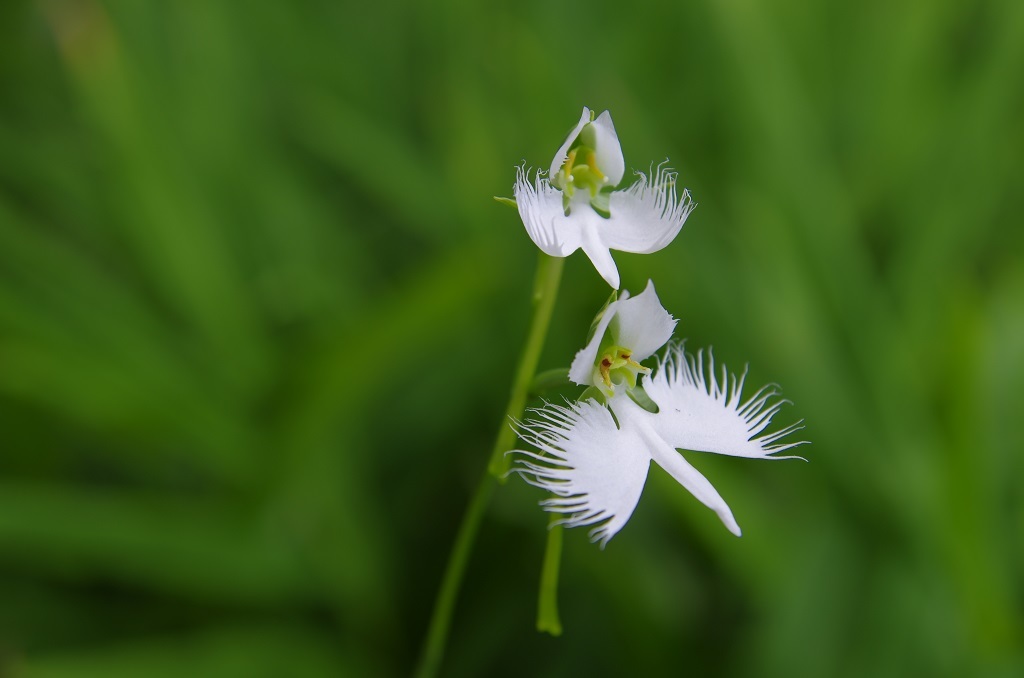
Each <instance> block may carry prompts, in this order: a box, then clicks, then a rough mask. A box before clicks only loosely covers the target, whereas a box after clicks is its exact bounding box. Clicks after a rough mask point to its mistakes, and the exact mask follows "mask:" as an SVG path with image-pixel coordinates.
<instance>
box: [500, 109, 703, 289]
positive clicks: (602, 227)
mask: <svg viewBox="0 0 1024 678" xmlns="http://www.w3.org/2000/svg"><path fill="white" fill-rule="evenodd" d="M592 117H593V114H592V113H591V111H590V109H588V108H586V107H584V108H583V114H582V115H581V116H580V121H579V122H578V123H577V124H576V127H574V128H573V130H572V131H571V132H570V133H569V136H568V137H566V139H565V142H564V143H563V144H562V146H561V148H559V149H558V152H557V153H556V154H555V157H554V159H553V160H552V161H551V168H550V170H549V171H548V174H547V177H544V176H543V172H538V173H536V174H535V175H534V176H533V178H532V179H531V178H530V176H529V173H528V172H527V171H526V169H525V168H523V167H520V168H518V171H517V173H516V183H515V188H514V193H515V199H516V205H517V207H518V208H519V215H520V216H521V217H522V219H523V223H524V224H525V225H526V231H527V233H529V234H530V238H531V239H532V240H533V242H535V243H536V244H537V246H538V247H540V248H541V250H543V251H544V252H545V253H547V254H549V255H551V256H555V257H565V256H568V255H570V254H572V253H573V252H575V251H576V250H577V249H581V248H582V249H583V251H584V252H585V253H586V255H587V256H588V257H590V260H591V261H592V262H593V263H594V267H595V268H596V269H597V272H598V273H600V274H601V277H602V278H604V279H605V280H606V281H607V282H608V284H609V285H611V286H612V287H613V288H615V289H618V287H619V272H618V269H617V268H616V267H615V261H614V260H613V259H612V257H611V253H610V251H609V250H620V251H623V252H633V253H637V254H650V253H651V252H657V251H658V250H660V249H661V248H663V247H665V246H666V245H668V244H669V243H670V242H672V240H673V238H675V237H676V234H677V233H679V229H681V228H682V227H683V223H684V222H685V221H686V217H687V216H689V214H690V211H691V210H692V209H693V208H694V206H695V203H694V202H693V201H692V200H691V199H690V194H689V192H688V191H686V190H685V189H684V190H683V192H682V195H681V196H680V195H678V194H677V193H676V173H675V172H673V171H671V170H670V169H667V168H666V167H665V166H664V165H661V166H658V167H657V168H652V170H651V173H650V176H648V175H646V174H643V173H642V172H637V177H638V178H637V180H636V181H635V182H634V183H633V185H632V186H629V187H628V188H625V189H623V190H615V188H616V187H617V186H618V184H619V182H621V181H622V177H623V174H624V173H625V161H624V160H623V157H622V147H621V146H620V145H619V138H618V135H616V133H615V126H614V125H613V124H612V117H611V115H610V114H609V113H608V111H605V112H604V113H602V114H601V115H599V116H597V118H596V119H593V120H592Z"/></svg>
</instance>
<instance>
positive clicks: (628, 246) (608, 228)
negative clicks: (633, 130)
mask: <svg viewBox="0 0 1024 678" xmlns="http://www.w3.org/2000/svg"><path fill="white" fill-rule="evenodd" d="M639 176H640V178H639V179H638V180H637V181H636V183H634V184H633V185H632V186H630V187H629V188H627V189H626V190H623V191H615V192H614V193H612V194H611V196H610V202H609V210H610V213H611V218H610V219H607V220H606V221H605V224H604V228H603V229H602V232H601V239H602V241H603V242H604V243H605V245H606V246H607V247H609V248H611V249H613V250H619V251H622V252H633V253H635V254H650V253H651V252H657V251H658V250H660V249H662V248H663V247H665V246H666V245H668V244H669V243H670V242H672V240H673V239H675V237H676V235H677V234H678V233H679V230H680V229H681V228H682V227H683V224H684V223H685V222H686V218H687V217H688V216H689V215H690V212H691V211H692V210H693V208H694V207H696V203H695V202H693V200H691V199H690V193H689V191H687V190H685V189H683V192H682V194H681V195H680V194H678V193H677V192H676V173H675V172H673V171H671V170H669V169H667V168H666V167H664V166H662V167H659V168H657V170H654V169H653V168H652V171H651V176H650V177H648V176H647V175H645V174H642V173H639Z"/></svg>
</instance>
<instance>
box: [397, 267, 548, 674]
mask: <svg viewBox="0 0 1024 678" xmlns="http://www.w3.org/2000/svg"><path fill="white" fill-rule="evenodd" d="M564 263H565V260H564V259H562V258H559V257H551V256H548V255H547V254H544V253H543V252H538V259H537V273H536V276H535V277H534V283H533V297H532V305H533V314H532V318H531V320H530V331H529V334H528V335H527V337H526V343H525V344H524V345H523V350H522V353H521V354H520V357H519V364H518V366H517V367H516V373H515V378H514V380H513V382H512V391H511V393H510V394H509V399H508V405H507V406H506V408H505V418H504V419H503V420H502V422H501V426H500V427H499V429H498V435H497V438H496V440H495V443H494V451H493V452H492V454H491V458H490V462H489V463H488V466H487V470H486V471H485V472H484V474H483V477H482V478H481V479H480V484H479V485H478V486H477V488H476V491H475V492H474V493H473V498H472V499H471V500H470V503H469V507H468V508H467V509H466V513H465V514H464V515H463V517H462V522H461V524H460V525H459V531H458V534H457V535H456V537H455V545H454V546H453V547H452V552H451V554H450V555H449V557H448V564H447V566H446V567H445V572H444V577H443V579H442V580H441V588H440V590H439V591H438V594H437V600H436V601H435V603H434V611H433V613H432V614H431V617H430V626H429V627H428V628H427V636H426V639H425V640H424V643H423V651H422V654H421V655H420V661H419V665H418V666H417V669H416V676H417V677H418V678H433V676H436V675H437V672H438V669H439V668H440V666H441V660H442V658H443V657H444V649H445V646H446V645H447V643H448V634H449V631H450V630H451V621H452V612H453V611H454V609H455V602H456V600H457V599H458V595H459V589H460V588H461V587H462V578H463V575H464V574H465V572H466V564H467V563H468V562H469V556H470V554H471V553H472V551H473V544H474V542H475V541H476V535H477V533H478V532H479V531H480V524H481V522H482V521H483V516H484V513H485V512H486V511H487V506H488V504H489V503H490V500H491V495H493V494H494V486H495V484H496V483H504V482H505V476H506V474H507V473H508V470H509V467H510V464H511V460H510V459H508V458H507V457H506V455H505V453H506V452H507V451H508V450H511V449H512V448H513V447H514V446H515V441H516V433H515V431H514V430H513V429H512V426H511V425H510V422H511V420H519V419H521V418H522V416H523V411H524V410H525V409H526V400H527V398H528V397H529V394H530V386H531V385H532V383H533V381H534V377H535V376H536V372H537V362H538V361H539V360H540V354H541V350H542V349H543V348H544V341H545V339H546V338H547V334H548V326H549V325H550V323H551V314H552V312H553V311H554V308H555V299H556V298H557V296H558V286H559V284H560V283H561V280H562V268H563V267H564ZM559 531H560V530H559ZM560 551H561V549H559V553H560ZM546 570H547V559H546V560H545V571H546ZM554 572H555V576H557V572H558V569H557V561H556V562H555V570H554ZM542 590H543V588H542ZM542 595H543V594H542ZM555 620H556V622H557V610H556V611H555ZM560 629H561V626H560V625H559V631H560Z"/></svg>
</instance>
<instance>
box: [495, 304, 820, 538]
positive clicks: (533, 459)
mask: <svg viewBox="0 0 1024 678" xmlns="http://www.w3.org/2000/svg"><path fill="white" fill-rule="evenodd" d="M638 298H639V297H638ZM745 377H746V372H744V373H743V374H742V375H740V377H739V378H737V377H736V375H735V374H733V375H730V374H729V373H728V371H727V370H726V369H725V367H724V366H723V367H722V371H721V379H719V378H718V377H717V376H716V371H715V365H714V359H713V358H712V357H711V354H710V353H709V354H708V362H707V369H705V365H704V357H703V352H698V353H697V355H696V356H693V355H692V354H689V353H686V352H685V351H684V350H683V347H682V346H681V345H674V346H670V348H669V349H668V350H667V351H666V354H665V356H664V358H663V359H662V360H661V363H660V364H659V366H658V370H657V372H656V373H655V374H654V375H653V376H648V377H645V378H644V380H643V383H642V386H643V389H644V391H645V392H646V394H647V395H648V396H649V398H650V399H651V401H653V402H654V404H655V405H656V406H657V411H656V412H650V411H648V410H646V409H644V408H643V407H641V406H640V405H638V404H637V403H636V402H634V401H633V400H632V399H631V398H629V397H628V396H626V395H623V394H616V395H615V397H613V398H612V399H611V400H610V401H609V403H608V406H607V407H606V406H604V405H601V404H600V403H598V402H596V401H594V400H584V401H580V402H578V403H572V404H569V405H567V406H564V407H563V406H559V405H553V404H548V405H546V406H545V407H543V408H540V409H537V410H534V411H533V414H534V416H533V418H531V419H530V420H528V421H526V422H525V423H524V424H522V425H521V427H520V431H519V436H520V438H522V439H523V440H525V441H526V442H528V443H530V444H531V445H533V446H535V447H537V448H538V450H540V452H539V453H536V452H528V451H523V450H516V454H518V455H519V456H518V458H517V459H516V466H515V467H514V469H513V471H514V472H518V473H519V474H520V475H521V476H522V477H523V478H524V479H525V480H526V481H527V482H529V483H531V484H532V485H536V486H537V487H540V488H543V489H545V490H548V491H550V492H551V493H552V494H554V495H555V496H554V497H553V498H551V499H548V500H546V501H543V502H541V503H542V505H543V506H544V507H545V509H546V510H547V511H551V512H555V513H561V514H565V515H566V518H565V519H564V520H562V521H561V522H562V523H563V524H565V525H567V526H569V527H576V526H580V525H596V527H595V528H594V529H593V530H592V531H591V533H590V535H591V538H592V539H593V540H594V541H599V542H600V543H601V545H602V546H604V545H605V544H606V543H607V542H608V540H609V539H611V538H612V537H613V536H614V535H615V534H616V533H617V532H618V531H619V530H621V529H622V527H623V526H624V525H625V524H626V521H628V520H629V517H630V516H631V515H632V514H633V509H635V508H636V505H637V502H638V501H639V500H640V494H641V492H642V491H643V487H644V483H645V481H646V479H647V470H648V468H649V467H650V463H651V461H654V462H655V463H656V464H658V466H661V467H662V468H663V469H665V470H666V471H667V472H668V473H669V475H671V476H672V477H673V478H674V479H675V480H676V481H677V482H678V483H679V484H680V485H682V486H683V487H685V488H686V489H687V490H689V491H690V493H692V494H693V496H694V497H696V498H697V499H698V500H699V501H700V502H701V503H703V504H704V505H705V506H707V507H708V508H710V509H712V510H713V511H714V512H715V513H716V514H717V515H718V517H719V518H720V519H721V520H722V522H723V523H724V524H725V526H726V527H727V528H728V529H729V531H730V532H732V533H733V534H735V535H736V536H739V535H740V527H739V525H738V524H737V523H736V519H735V518H734V517H733V515H732V511H731V510H730V509H729V506H728V504H726V503H725V500H724V499H722V496H721V495H720V494H719V493H718V491H717V490H715V488H714V487H713V486H712V485H711V483H710V482H709V481H708V479H707V478H705V477H704V476H703V475H701V473H700V472H699V471H698V470H697V469H695V468H694V467H693V466H692V465H691V464H690V463H689V462H688V461H687V460H686V459H685V458H684V457H683V455H682V454H680V453H679V452H678V451H677V448H681V449H686V450H693V451H695V452H713V453H715V454H725V455H730V456H734V457H747V458H752V459H791V458H794V457H777V456H773V455H774V454H775V453H777V452H781V451H783V450H788V449H790V448H792V447H796V446H797V445H802V444H804V443H805V442H806V441H800V442H795V443H786V444H778V441H779V440H780V439H781V438H783V437H785V436H787V435H789V434H790V433H792V432H793V431H796V430H798V429H800V428H802V426H801V422H797V423H796V424H793V425H791V426H787V427H785V428H783V429H781V430H779V431H776V432H774V433H764V430H765V429H766V428H767V427H768V425H769V424H770V423H771V421H772V417H773V416H774V415H775V413H776V412H778V410H779V408H780V407H781V406H782V404H783V403H784V402H786V401H784V400H780V399H778V398H777V396H778V395H779V392H778V390H777V389H776V388H775V387H774V386H766V387H764V388H762V389H760V390H759V391H757V392H756V393H755V394H754V395H752V396H751V397H750V398H748V399H746V400H743V399H742V390H743V381H744V378H745ZM797 458H799V457H797Z"/></svg>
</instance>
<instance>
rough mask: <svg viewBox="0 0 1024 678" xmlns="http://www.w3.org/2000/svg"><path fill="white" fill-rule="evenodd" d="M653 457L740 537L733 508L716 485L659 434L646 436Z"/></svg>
mask: <svg viewBox="0 0 1024 678" xmlns="http://www.w3.org/2000/svg"><path fill="white" fill-rule="evenodd" d="M645 439H646V442H647V443H648V446H649V447H648V449H649V450H650V454H651V457H652V458H653V459H654V461H655V462H657V464H658V466H660V467H662V468H663V469H665V470H666V471H668V474H669V475H670V476H672V477H673V478H674V479H675V481H676V482H677V483H679V484H680V485H682V486H683V487H685V488H686V490H687V491H688V492H689V493H690V494H692V495H693V496H694V497H696V498H697V501H699V502H700V503H702V504H704V505H705V506H707V507H708V508H709V509H711V510H712V511H714V512H715V514H716V515H717V516H718V517H719V519H720V520H721V521H722V523H723V524H724V525H725V527H726V528H727V529H728V530H729V531H730V532H732V533H733V534H735V535H736V536H737V537H739V536H740V535H741V534H742V532H741V531H740V526H739V525H738V524H737V523H736V518H734V517H733V515H732V509H730V508H729V505H728V504H726V503H725V500H724V499H722V495H720V494H719V493H718V490H716V489H715V486H714V485H712V484H711V481H709V480H708V479H707V478H705V477H704V476H703V474H701V472H700V471H698V470H697V469H695V468H694V467H693V465H692V464H690V462H688V461H686V459H684V458H683V455H681V454H680V453H679V452H677V451H676V450H674V449H672V448H671V447H670V446H669V445H667V444H666V443H665V442H664V441H663V440H661V438H659V437H658V435H657V434H652V435H648V436H645Z"/></svg>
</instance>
